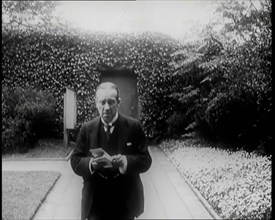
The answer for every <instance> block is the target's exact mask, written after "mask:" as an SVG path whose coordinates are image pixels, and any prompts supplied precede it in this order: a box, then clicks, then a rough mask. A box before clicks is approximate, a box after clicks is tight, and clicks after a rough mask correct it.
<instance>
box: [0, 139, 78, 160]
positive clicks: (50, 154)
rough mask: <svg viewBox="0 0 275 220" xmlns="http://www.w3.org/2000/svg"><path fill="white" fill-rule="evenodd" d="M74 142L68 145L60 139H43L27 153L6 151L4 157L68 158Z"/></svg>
mask: <svg viewBox="0 0 275 220" xmlns="http://www.w3.org/2000/svg"><path fill="white" fill-rule="evenodd" d="M73 147H74V143H73V142H70V144H69V146H68V147H65V146H64V145H63V140H60V139H41V140H39V141H38V143H37V144H36V145H35V146H34V147H33V148H32V149H29V150H28V152H26V153H6V154H4V155H2V159H22V158H30V159H31V158H66V157H67V156H68V155H69V153H70V152H71V151H72V149H73Z"/></svg>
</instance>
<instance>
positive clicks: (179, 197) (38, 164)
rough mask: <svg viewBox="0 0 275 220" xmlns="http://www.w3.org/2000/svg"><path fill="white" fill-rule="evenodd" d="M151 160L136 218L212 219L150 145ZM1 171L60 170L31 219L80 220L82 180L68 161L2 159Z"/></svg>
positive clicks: (171, 167) (165, 160)
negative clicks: (54, 182)
mask: <svg viewBox="0 0 275 220" xmlns="http://www.w3.org/2000/svg"><path fill="white" fill-rule="evenodd" d="M149 150H150V154H151V156H152V159H153V162H152V166H151V168H150V169H149V171H148V172H146V173H144V174H141V178H142V181H143V185H144V191H145V211H144V213H143V214H142V215H141V216H140V217H139V219H213V217H212V216H211V214H210V212H209V210H208V209H207V208H205V206H203V204H202V203H201V201H200V200H199V198H198V197H197V196H196V194H195V193H194V192H193V191H192V189H191V188H190V187H189V185H188V184H187V183H186V182H185V181H184V179H183V178H182V177H181V175H180V174H179V172H178V171H177V169H175V168H174V167H173V166H172V165H171V162H170V161H169V160H168V159H167V157H166V156H165V154H164V153H163V152H162V151H161V150H159V149H158V148H156V147H150V148H149ZM2 170H22V171H26V170H55V171H59V172H61V173H62V175H61V177H60V179H59V180H58V181H57V182H56V184H55V186H54V187H53V189H52V191H51V192H50V193H49V194H48V196H47V198H46V200H45V201H44V202H43V204H42V205H41V207H40V208H39V210H38V212H37V213H36V215H35V217H34V220H42V219H44V220H46V219H47V220H48V219H56V220H57V219H74V220H75V219H79V218H80V200H81V189H82V179H81V178H80V177H79V176H77V175H75V174H74V173H73V171H72V169H71V167H70V163H69V161H3V162H2Z"/></svg>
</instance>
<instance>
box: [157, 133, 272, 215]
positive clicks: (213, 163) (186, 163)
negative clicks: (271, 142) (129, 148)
mask: <svg viewBox="0 0 275 220" xmlns="http://www.w3.org/2000/svg"><path fill="white" fill-rule="evenodd" d="M160 147H161V149H163V151H164V152H165V153H166V154H167V156H168V157H169V158H170V159H171V161H172V162H173V164H174V165H175V166H176V167H177V168H178V170H179V171H180V172H181V173H182V174H183V175H184V176H185V177H186V178H187V179H188V180H189V182H190V183H191V184H192V185H193V186H194V187H195V188H196V189H197V190H198V191H199V192H200V193H201V195H202V196H203V197H204V198H205V199H206V200H207V201H208V202H209V204H210V205H211V206H212V207H213V209H214V210H215V211H216V213H217V214H218V215H219V216H220V217H221V218H222V219H271V213H272V204H271V184H272V182H271V161H272V157H271V156H260V155H258V154H256V153H253V152H252V153H248V152H246V151H243V150H239V151H235V152H233V151H229V150H222V149H218V148H215V147H212V146H211V145H207V144H205V143H203V142H200V141H198V140H197V139H192V138H191V139H186V140H169V141H164V142H162V143H161V144H160Z"/></svg>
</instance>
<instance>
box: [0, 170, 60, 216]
mask: <svg viewBox="0 0 275 220" xmlns="http://www.w3.org/2000/svg"><path fill="white" fill-rule="evenodd" d="M60 175H61V174H60V173H59V172H53V171H27V172H22V171H20V172H17V171H3V172H2V220H10V219H24V220H29V219H32V218H33V217H34V215H35V213H36V211H37V210H38V208H39V207H40V205H41V204H42V202H43V201H44V199H45V198H46V196H47V194H48V193H49V191H50V190H51V189H52V187H53V186H54V184H55V183H56V181H57V180H58V178H59V177H60Z"/></svg>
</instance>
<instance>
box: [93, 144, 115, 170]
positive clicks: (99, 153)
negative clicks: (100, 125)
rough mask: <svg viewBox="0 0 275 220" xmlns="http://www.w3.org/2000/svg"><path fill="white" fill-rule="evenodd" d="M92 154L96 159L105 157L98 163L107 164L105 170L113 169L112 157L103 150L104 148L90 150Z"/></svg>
mask: <svg viewBox="0 0 275 220" xmlns="http://www.w3.org/2000/svg"><path fill="white" fill-rule="evenodd" d="M90 152H91V154H92V156H93V157H94V158H98V157H102V156H103V155H105V157H103V158H102V159H100V160H99V161H98V162H99V163H101V162H103V163H106V165H105V166H104V168H110V167H113V165H112V157H111V156H110V155H109V154H108V153H107V152H106V151H105V150H103V149H102V148H94V149H90Z"/></svg>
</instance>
